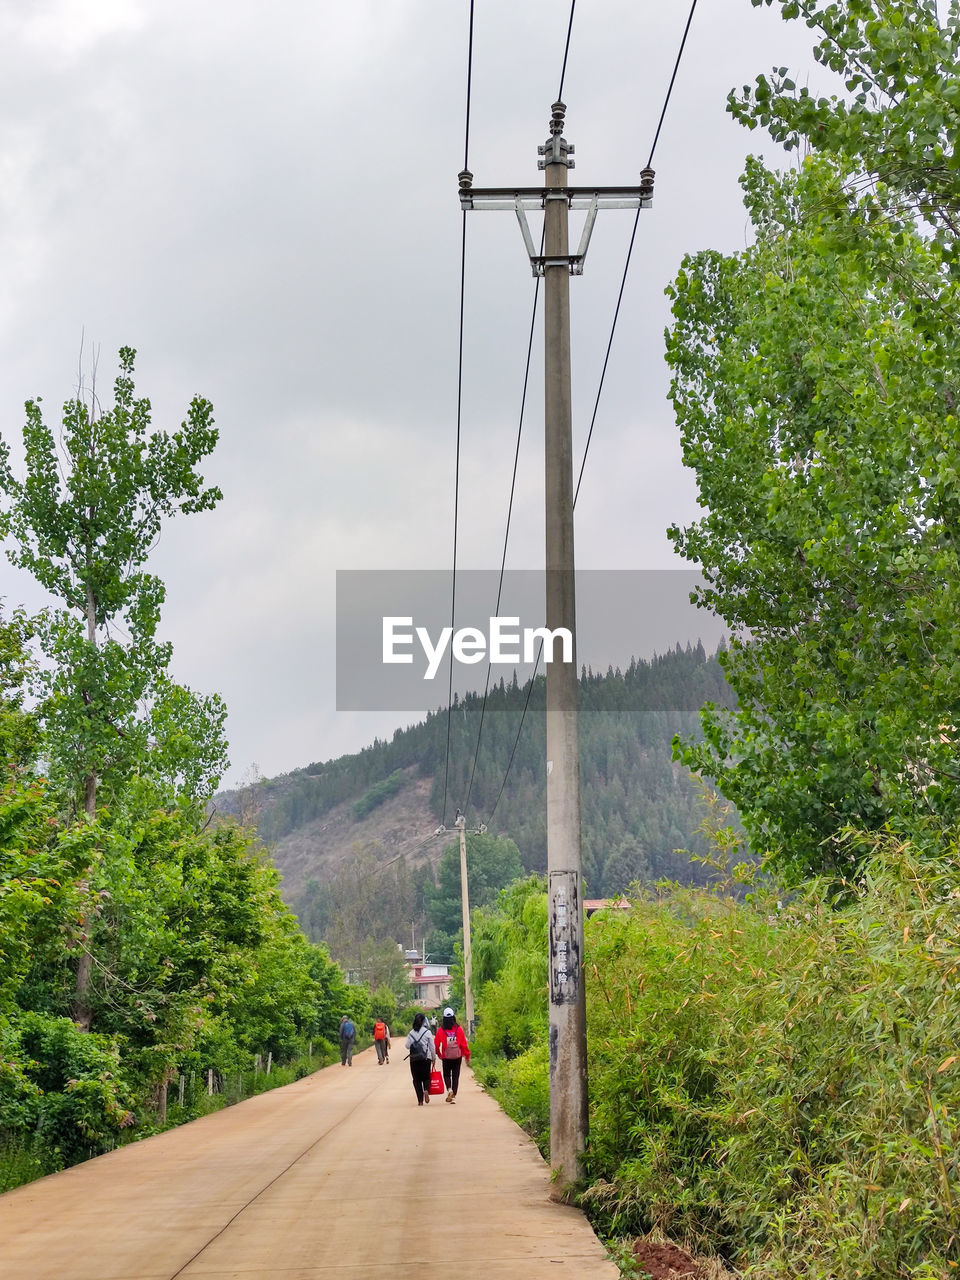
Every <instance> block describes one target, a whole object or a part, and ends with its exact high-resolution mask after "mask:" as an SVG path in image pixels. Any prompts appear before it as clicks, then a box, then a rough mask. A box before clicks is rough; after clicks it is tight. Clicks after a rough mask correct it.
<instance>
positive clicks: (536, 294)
mask: <svg viewBox="0 0 960 1280" xmlns="http://www.w3.org/2000/svg"><path fill="white" fill-rule="evenodd" d="M576 11H577V0H570V19H569V21H568V22H567V38H566V41H565V42H564V46H563V65H562V66H561V68H560V87H559V89H558V90H557V101H560V100H562V98H563V84H564V81H565V80H566V77H567V59H568V58H569V56H570V37H571V35H572V34H573V16H574V14H575V13H576ZM544 234H545V233H541V236H540V256H541V258H542V257H543V240H544ZM539 300H540V276H537V278H536V282H535V284H534V291H533V314H532V315H531V317H530V337H529V339H528V341H527V360H526V366H525V368H524V372H523V393H522V395H521V397H520V420H519V424H518V426H517V444H516V448H515V450H514V454H513V475H512V476H511V478H510V501H509V503H508V504H507V525H506V530H505V532H504V535H503V555H502V557H501V559H500V578H499V581H498V583H497V604H496V608H495V610H494V616H496V615H497V614H499V612H500V598H501V596H502V594H503V577H504V571H505V569H506V564H507V544H508V543H509V541H510V520H511V516H512V515H513V498H514V494H515V492H516V487H517V463H518V461H519V458H520V437H521V434H522V432H523V414H524V410H525V408H526V403H527V386H528V383H529V380H530V360H531V356H532V354H533V334H534V328H535V325H536V319H537V305H538V303H539ZM542 652H543V643H542V641H541V645H540V653H542ZM539 662H540V654H538V655H537V664H539ZM492 670H493V664H492V663H491V662H488V663H487V677H486V681H485V682H484V686H483V701H482V703H481V705H480V724H479V725H478V727H477V744H476V748H475V750H474V753H473V765H472V766H471V769H470V783H469V785H468V787H467V798H466V800H465V801H464V805H463V812H464V814H466V813H467V812H468V811H469V809H470V800H471V797H472V796H473V780H474V777H475V776H476V772H477V761H478V759H479V757H480V740H481V738H482V736H483V722H484V718H485V716H486V712H487V698H488V696H489V693H490V674H491V671H492ZM452 671H453V663H452V660H451V678H452ZM534 674H536V667H534ZM521 728H522V721H521ZM513 749H514V751H516V743H514V748H513ZM510 758H511V760H512V759H513V755H512V753H511V757H510ZM500 794H501V795H502V794H503V787H502V786H501V788H500ZM499 799H500V797H499V796H498V797H497V803H499ZM495 810H496V805H494V811H495ZM490 816H491V818H492V817H493V812H491V814H490ZM444 818H446V809H444Z"/></svg>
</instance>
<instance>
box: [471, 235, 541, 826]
mask: <svg viewBox="0 0 960 1280" xmlns="http://www.w3.org/2000/svg"><path fill="white" fill-rule="evenodd" d="M540 253H541V255H542V254H543V244H542V237H541V245H540ZM539 301H540V277H539V276H537V279H536V283H535V285H534V289H533V311H532V314H531V316H530V336H529V338H528V339H527V361H526V366H525V368H524V371H523V394H522V395H521V397H520V418H519V422H518V424H517V443H516V447H515V449H514V451H513V475H512V476H511V478H510V501H509V502H508V504H507V525H506V529H505V531H504V535H503V555H502V556H501V557H500V580H499V582H498V583H497V604H496V608H495V609H494V617H496V616H498V615H499V613H500V598H501V596H502V594H503V578H504V573H505V571H506V567H507V544H508V543H509V541H510V521H511V518H512V516H513V499H514V495H515V493H516V488H517V465H518V463H519V461H520V437H521V435H522V433H523V415H524V411H525V409H526V406H527V387H528V385H529V382H530V361H531V357H532V355H533V335H534V330H535V328H536V321H537V305H538V303H539ZM492 670H493V663H492V662H488V663H487V679H486V683H485V684H484V687H483V702H482V704H481V706H480V724H479V726H478V728H477V745H476V750H475V751H474V753H473V767H472V768H471V770H470V785H469V787H468V788H467V798H466V800H465V801H464V805H463V812H464V813H465V814H466V813H467V812H468V811H469V808H470V798H471V796H472V795H473V779H474V776H475V775H476V772H477V760H478V759H479V756H480V739H481V737H482V735H483V720H484V716H485V715H486V710H487V697H488V695H489V692H490V673H491V672H492ZM491 816H492V815H491Z"/></svg>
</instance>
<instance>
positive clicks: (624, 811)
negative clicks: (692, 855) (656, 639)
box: [215, 645, 733, 907]
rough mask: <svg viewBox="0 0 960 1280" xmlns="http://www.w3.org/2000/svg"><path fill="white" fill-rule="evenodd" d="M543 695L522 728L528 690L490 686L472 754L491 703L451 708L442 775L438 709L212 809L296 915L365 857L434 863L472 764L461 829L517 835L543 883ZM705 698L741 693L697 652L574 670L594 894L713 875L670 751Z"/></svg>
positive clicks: (689, 780) (695, 803)
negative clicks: (250, 830) (268, 863)
mask: <svg viewBox="0 0 960 1280" xmlns="http://www.w3.org/2000/svg"><path fill="white" fill-rule="evenodd" d="M544 695H545V681H544V678H543V677H542V676H540V677H538V678H537V679H536V680H535V682H534V686H533V689H532V690H530V691H529V706H528V707H527V711H526V715H525V716H523V709H524V705H525V703H526V702H527V698H528V686H526V685H525V686H520V685H518V683H517V681H516V677H514V680H513V682H511V683H506V682H505V681H502V680H501V681H500V682H499V683H498V684H497V685H495V686H494V688H493V689H492V690H491V691H490V694H489V696H488V698H487V705H486V709H485V711H484V712H483V729H482V736H481V740H480V749H479V752H477V745H476V744H477V731H478V728H479V726H480V720H481V710H482V698H481V697H480V696H479V695H474V694H470V695H468V696H467V697H465V698H463V699H462V700H460V699H456V700H455V702H454V706H453V710H452V713H451V716H450V718H449V741H450V750H449V766H448V767H447V768H446V769H445V764H446V760H447V732H448V718H447V714H446V712H445V711H440V712H434V713H431V714H429V715H427V716H426V718H425V719H424V720H423V721H421V722H420V723H419V724H417V725H414V726H413V727H411V728H409V729H398V730H397V732H396V733H395V734H394V735H393V738H392V739H391V740H390V741H380V740H379V739H378V740H375V741H374V743H373V745H372V746H370V747H367V748H365V749H364V750H363V751H360V752H358V753H357V754H355V755H347V756H341V757H339V758H338V759H336V760H331V761H327V762H324V763H317V764H310V765H307V766H306V767H305V768H303V769H298V770H295V771H294V772H292V773H289V774H284V775H282V776H280V777H277V778H272V779H264V780H262V781H260V782H258V783H257V784H255V786H254V787H252V788H247V789H245V790H243V791H234V792H224V793H221V795H219V796H218V797H217V798H216V802H215V803H216V806H217V808H218V810H219V811H220V812H222V813H233V814H237V815H239V816H241V817H243V818H245V819H247V820H249V819H251V818H252V819H253V820H254V821H255V822H256V824H257V827H258V829H259V832H260V836H261V838H262V839H263V841H264V842H265V843H266V844H267V845H269V846H270V847H271V849H272V854H273V858H274V861H275V862H276V864H277V866H278V868H279V869H280V871H281V873H282V874H283V877H284V893H285V896H286V897H287V899H288V901H290V902H291V903H292V904H293V905H294V906H295V907H296V906H297V903H298V899H299V898H300V897H301V895H302V894H303V893H304V891H305V889H306V888H307V886H308V885H310V883H311V882H315V883H316V882H318V883H320V884H321V885H323V884H327V883H329V882H330V881H331V880H333V879H334V878H335V876H336V875H337V873H338V871H339V870H340V869H342V868H343V866H344V864H345V863H347V862H349V860H350V859H351V857H353V856H355V854H356V850H357V847H358V845H359V846H363V847H365V848H368V849H373V850H374V851H375V856H376V857H377V858H379V859H380V860H386V859H396V858H397V857H398V855H403V856H404V858H405V861H406V862H407V864H408V866H409V868H410V869H411V870H413V869H416V868H417V867H418V866H422V865H424V864H428V863H433V862H435V860H436V856H437V855H438V854H439V852H440V850H441V849H442V847H443V845H444V844H445V843H446V842H445V841H444V840H443V839H442V838H440V839H434V840H432V841H431V840H430V839H429V837H431V836H432V834H433V832H434V831H435V830H436V828H437V827H438V825H439V824H440V823H441V821H445V822H446V825H447V826H448V827H452V825H453V816H454V814H455V812H456V809H457V806H458V805H459V806H461V807H463V806H464V804H465V800H466V796H467V792H468V789H469V785H470V776H471V771H473V769H474V756H475V753H476V756H477V763H476V769H475V772H474V777H473V790H472V793H471V799H470V804H469V808H468V809H467V823H468V827H470V828H473V827H476V826H477V825H478V824H480V823H485V824H486V825H487V826H488V828H489V830H490V832H491V833H493V834H502V835H508V836H510V837H511V838H512V839H513V840H514V841H515V842H516V844H517V845H518V846H519V849H520V852H521V856H522V858H523V863H524V866H525V868H526V869H527V870H528V871H542V870H544V869H545V867H546V812H545V773H546V770H545V751H546V747H545V727H544ZM708 701H709V702H714V703H717V704H720V705H725V706H732V705H733V693H732V690H731V689H730V687H729V685H728V684H727V683H726V680H725V678H724V676H723V672H722V670H721V668H720V665H719V663H718V662H717V659H716V655H713V656H707V654H706V653H705V652H704V650H703V647H702V646H701V645H697V646H696V647H692V646H690V645H688V646H687V647H686V648H681V647H680V646H679V645H678V646H677V647H676V648H675V649H673V650H671V651H669V652H668V653H665V654H663V655H660V656H656V657H654V658H653V659H652V660H650V661H645V660H634V661H633V662H631V664H630V666H629V667H628V668H627V670H626V671H620V670H619V669H618V670H616V671H614V670H608V671H607V673H606V674H605V675H600V674H597V673H594V672H592V671H590V670H584V671H582V672H581V677H580V751H581V756H580V781H581V807H582V829H583V870H584V879H585V882H586V891H587V894H588V895H589V896H590V897H605V896H609V895H611V894H615V893H616V892H617V891H618V890H621V889H624V888H626V886H627V885H628V884H629V883H630V882H631V881H633V880H637V879H639V880H641V881H655V880H657V879H660V878H661V877H670V878H674V879H678V880H681V881H688V882H693V883H696V882H699V881H702V880H703V879H704V878H705V874H704V871H703V868H701V867H700V866H699V865H698V864H695V863H691V862H690V860H689V858H688V857H687V856H686V855H685V854H678V853H677V852H676V850H678V849H684V850H691V851H694V852H703V851H704V847H705V846H704V839H703V837H702V835H701V834H700V833H699V831H698V828H699V825H700V822H701V820H702V818H703V809H702V801H701V796H702V788H701V786H700V784H699V783H698V782H697V780H696V779H694V778H693V777H691V775H690V774H689V773H688V772H687V771H686V770H685V769H683V768H682V767H681V766H680V765H677V764H674V763H673V762H672V760H671V753H670V741H671V738H672V737H673V735H674V734H675V733H681V734H683V735H694V734H696V733H698V720H697V712H698V710H699V708H700V707H701V706H702V705H703V703H705V702H708ZM521 717H523V727H522V731H521V732H520V735H519V738H518V736H517V734H518V729H519V728H520V724H521ZM514 748H515V750H514ZM511 752H514V758H513V763H512V766H511V767H510V771H509V774H508V775H507V780H506V784H505V785H504V783H503V779H504V773H505V771H506V769H507V764H508V761H509V760H510V757H511ZM501 787H502V795H500V798H499V803H498V794H499V793H500V791H501ZM444 791H446V813H445V814H444V812H443V810H444ZM448 839H449V837H448Z"/></svg>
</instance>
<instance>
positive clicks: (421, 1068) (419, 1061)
mask: <svg viewBox="0 0 960 1280" xmlns="http://www.w3.org/2000/svg"><path fill="white" fill-rule="evenodd" d="M432 1067H433V1063H432V1062H431V1061H430V1059H429V1058H411V1059H410V1074H411V1076H412V1077H413V1089H414V1092H415V1093H416V1095H417V1101H418V1102H420V1103H422V1102H423V1095H424V1094H427V1095H428V1096H429V1094H430V1071H431V1068H432Z"/></svg>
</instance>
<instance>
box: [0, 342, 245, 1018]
mask: <svg viewBox="0 0 960 1280" xmlns="http://www.w3.org/2000/svg"><path fill="white" fill-rule="evenodd" d="M134 354H135V353H134V352H133V351H132V350H131V349H130V348H127V347H125V348H123V349H122V350H121V352H120V373H119V375H118V377H117V379H116V382H115V384H114V403H113V407H112V408H111V409H109V410H107V411H102V410H101V407H100V402H99V399H98V397H97V394H96V388H95V386H94V388H93V389H92V391H91V394H90V397H89V404H88V403H86V402H85V401H84V399H82V398H81V397H80V396H78V397H77V398H76V399H73V400H70V401H68V402H67V404H66V405H65V406H64V409H63V415H62V423H61V429H60V431H59V432H58V433H57V434H56V435H55V434H54V432H53V431H52V430H51V429H50V428H49V427H48V426H47V425H46V424H45V423H44V421H43V415H42V411H41V405H40V401H39V399H37V400H30V401H28V402H27V405H26V424H25V426H24V429H23V444H24V453H25V465H26V476H25V479H23V480H19V479H17V478H16V477H15V476H14V474H13V471H12V469H11V467H10V464H9V449H8V446H7V445H6V444H5V443H4V442H3V441H0V493H2V494H3V496H4V497H5V499H6V506H5V508H4V510H3V512H2V515H0V532H2V533H3V534H4V535H5V536H8V537H10V538H11V539H12V542H13V547H12V548H11V549H10V550H8V553H7V554H8V555H9V557H10V559H11V561H12V562H13V563H14V564H15V565H17V566H19V567H20V568H23V569H25V570H27V571H28V572H29V573H31V574H32V575H33V576H34V578H35V579H36V580H37V581H38V582H39V583H40V584H41V585H42V586H43V587H45V588H46V589H47V591H49V592H50V593H51V594H52V595H53V596H54V597H55V598H56V599H57V600H59V601H60V604H59V605H58V606H56V607H53V608H51V609H49V610H47V611H45V613H44V614H43V615H42V617H41V619H40V620H39V621H38V635H39V639H40V643H41V646H42V648H43V650H44V653H45V656H46V659H47V661H46V662H45V663H44V664H41V665H40V666H38V668H37V669H36V672H35V681H34V683H35V686H36V689H37V692H38V693H39V695H40V702H39V707H38V718H39V720H40V722H41V724H42V725H43V728H44V731H45V733H44V744H43V747H44V754H45V756H46V758H47V761H48V765H49V769H50V776H51V778H52V779H53V781H54V782H55V783H56V784H57V786H58V787H59V788H60V789H61V790H62V791H63V793H64V794H65V796H66V797H67V798H68V800H69V801H70V802H71V803H72V804H73V806H74V808H75V810H80V809H82V811H83V812H84V813H85V814H86V817H87V819H88V820H90V821H93V820H94V819H95V818H96V815H97V794H98V789H104V788H105V789H106V794H107V798H108V799H113V798H114V797H116V796H117V795H119V794H120V791H121V789H122V787H123V786H124V784H125V783H126V782H127V780H129V779H130V778H131V777H132V776H134V775H150V776H152V778H153V779H154V782H155V785H156V786H158V787H162V788H163V789H164V790H165V793H166V798H167V799H168V800H172V799H173V798H174V796H176V797H177V798H178V799H180V800H184V799H186V800H193V801H199V800H202V799H203V798H204V797H206V796H207V795H209V794H211V793H212V791H213V789H214V788H215V786H216V783H217V781H218V780H219V777H220V774H221V772H222V770H223V768H224V767H225V765H226V747H225V743H224V739H223V733H222V729H223V721H224V718H225V714H226V713H225V708H224V707H223V704H222V702H221V701H220V699H219V698H217V697H197V696H196V695H194V694H192V693H190V691H189V690H186V689H183V688H181V687H179V686H177V685H175V684H174V683H173V682H172V681H171V680H170V678H169V675H168V666H169V662H170V655H171V649H170V645H169V644H165V643H163V642H161V641H159V640H158V638H157V626H158V623H159V618H160V606H161V605H162V603H163V598H164V587H163V583H162V582H161V581H160V580H159V578H157V577H156V576H155V575H153V574H150V573H148V572H147V571H146V570H145V567H144V566H145V564H146V561H147V559H148V557H149V554H150V551H151V549H152V547H153V545H154V543H155V541H156V539H157V536H158V534H159V532H160V529H161V526H162V522H163V520H164V518H169V517H171V516H173V515H175V514H177V513H181V512H182V513H185V514H187V513H191V512H198V511H203V510H208V509H210V508H212V507H213V506H214V505H215V504H216V502H217V501H218V500H219V498H220V496H221V495H220V491H219V489H216V488H206V489H205V488H204V487H203V480H202V477H201V476H200V475H199V473H198V472H197V470H196V466H197V463H198V462H199V461H200V460H201V459H202V458H203V457H205V456H206V455H207V454H208V453H209V452H210V451H211V450H212V449H213V447H214V444H215V443H216V440H217V432H216V430H215V428H214V427H213V416H212V409H211V406H210V404H209V402H208V401H206V400H203V399H201V398H200V397H196V398H195V399H194V400H193V401H192V403H191V405H190V408H189V411H188V414H187V418H186V420H185V421H184V422H183V423H182V424H181V426H180V428H179V429H178V430H177V431H175V432H173V434H168V433H167V432H162V431H152V430H151V409H150V402H149V400H146V399H138V398H136V396H135V394H134V383H133V366H134ZM118 628H119V629H122V631H123V632H125V633H126V637H127V638H126V639H121V638H118ZM85 925H86V921H85V920H82V921H81V926H80V929H79V931H78V941H79V942H80V944H81V945H80V950H79V959H78V964H77V975H76V998H75V1003H74V1017H75V1019H76V1021H77V1023H78V1025H79V1026H80V1027H81V1028H83V1029H85V1030H86V1029H89V1026H90V1018H91V1010H90V1002H89V990H90V982H91V973H92V965H93V959H94V957H93V955H92V953H91V950H90V948H89V947H88V946H87V945H85V942H86V940H87V939H86V928H85Z"/></svg>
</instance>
